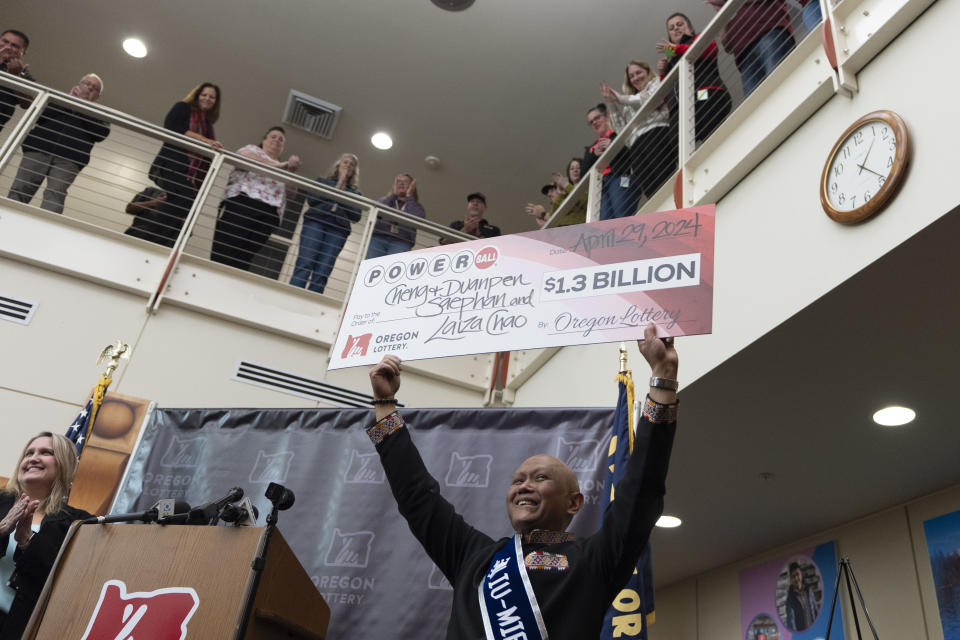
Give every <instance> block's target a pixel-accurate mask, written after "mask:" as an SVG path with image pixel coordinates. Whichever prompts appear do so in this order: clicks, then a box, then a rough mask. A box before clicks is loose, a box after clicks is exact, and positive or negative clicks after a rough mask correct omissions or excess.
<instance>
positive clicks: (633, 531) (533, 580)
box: [367, 324, 678, 640]
mask: <svg viewBox="0 0 960 640" xmlns="http://www.w3.org/2000/svg"><path fill="white" fill-rule="evenodd" d="M656 336H657V331H656V328H655V326H654V325H653V324H649V325H648V326H647V328H646V332H645V335H644V338H645V339H644V340H643V341H640V342H638V344H639V347H640V352H641V353H642V354H643V356H644V358H646V360H647V362H648V363H649V365H650V368H651V373H652V375H653V377H652V378H651V387H650V392H649V395H648V396H647V398H646V401H645V402H644V407H643V412H642V417H641V420H640V424H639V425H638V428H637V433H638V438H641V439H643V438H646V439H647V442H646V443H645V444H646V446H645V447H644V446H639V447H638V451H644V452H645V453H644V455H635V456H631V458H630V461H629V462H628V463H627V470H626V473H625V475H624V477H623V479H622V480H621V482H620V483H619V484H618V485H617V486H616V500H615V501H614V502H612V503H611V506H610V508H609V509H608V510H607V512H606V514H605V516H604V519H603V525H602V526H601V527H600V529H599V530H598V531H597V532H596V533H595V534H593V535H591V536H589V537H586V538H577V537H575V536H574V535H572V534H570V533H567V531H566V530H567V527H568V526H569V524H570V521H571V520H572V519H573V517H574V515H576V513H577V511H579V510H580V507H581V506H582V505H583V495H582V494H581V493H580V490H579V487H578V483H577V477H576V475H574V473H573V472H572V471H571V470H570V468H569V467H567V466H566V465H565V464H564V463H563V462H561V461H560V460H558V459H556V458H554V457H552V456H548V455H537V456H533V457H532V458H528V459H527V460H525V461H524V462H523V463H522V464H520V466H519V467H518V468H517V470H516V471H515V472H514V475H513V478H512V480H511V481H510V483H509V488H508V489H507V498H506V506H507V516H508V517H509V519H510V524H511V525H512V526H513V529H514V531H515V532H516V533H515V535H514V536H513V537H512V538H501V539H500V540H494V539H493V538H491V537H489V536H488V535H486V534H484V533H482V532H480V531H478V530H477V529H474V528H473V527H472V526H471V525H470V524H468V523H466V522H465V521H464V520H463V518H462V517H461V516H460V515H459V514H458V513H457V512H456V510H455V508H454V506H453V505H452V504H450V503H449V502H447V501H446V500H445V499H444V498H443V497H442V496H441V495H440V487H439V484H438V483H437V481H436V480H435V479H434V478H433V477H432V476H431V475H430V473H429V472H428V471H427V469H426V467H425V466H424V463H423V460H422V459H421V458H420V454H419V452H418V451H417V448H416V446H415V445H414V444H413V441H412V440H411V438H410V432H409V431H408V430H407V428H406V427H405V425H404V422H403V418H402V417H401V416H400V414H399V413H398V412H397V409H396V393H397V390H398V389H399V388H400V375H401V363H400V360H399V359H398V358H396V357H395V356H390V355H388V356H385V357H384V358H383V360H382V361H381V362H380V363H379V364H378V365H376V366H374V367H373V368H372V369H371V370H370V382H371V386H372V388H373V395H374V398H375V401H374V402H375V406H376V414H377V422H376V423H375V424H374V425H372V426H371V427H369V428H368V429H367V434H368V435H369V436H370V439H371V440H372V441H373V443H374V444H375V445H376V448H377V452H378V453H379V455H380V460H381V463H382V464H383V468H384V470H385V471H386V475H387V480H388V481H389V483H390V488H391V490H392V491H393V495H394V498H395V499H396V501H397V506H398V507H399V509H400V513H401V515H402V516H403V517H404V518H405V519H406V520H407V523H408V524H409V526H410V530H411V531H412V532H413V534H414V536H416V538H417V540H418V541H419V542H420V544H421V545H422V546H423V548H424V550H425V551H426V552H427V554H428V555H429V556H430V558H431V559H432V560H433V562H434V563H435V564H436V565H437V567H439V569H440V570H441V571H442V572H443V574H444V576H446V578H447V579H448V580H449V581H450V584H451V585H452V586H453V605H452V610H451V613H450V622H449V623H448V625H447V634H446V637H447V639H448V640H477V639H479V638H486V639H487V640H547V639H548V638H549V639H551V640H564V639H569V640H585V639H590V638H597V637H598V636H599V633H600V629H601V626H602V624H603V619H604V614H605V613H606V612H607V609H608V608H609V607H610V603H611V602H612V601H613V599H614V597H615V596H616V595H617V593H618V592H619V591H620V589H621V587H622V586H623V585H624V583H625V582H626V581H627V579H628V578H629V577H630V574H631V573H632V572H633V570H634V567H635V566H636V564H637V559H638V558H639V556H640V553H641V551H642V550H643V547H644V545H645V544H646V543H647V539H648V538H649V537H650V531H651V529H652V528H653V525H654V523H655V522H656V521H657V518H659V517H660V514H661V512H662V511H663V496H664V493H665V487H664V480H665V478H666V475H667V464H668V461H669V459H670V450H671V447H672V444H673V436H674V432H675V430H676V414H677V398H676V388H677V382H676V376H677V364H678V361H677V352H676V349H675V348H674V346H673V339H672V338H666V339H659V338H657V337H656Z"/></svg>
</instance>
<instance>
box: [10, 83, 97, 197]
mask: <svg viewBox="0 0 960 640" xmlns="http://www.w3.org/2000/svg"><path fill="white" fill-rule="evenodd" d="M102 92H103V80H101V79H100V76H98V75H97V74H95V73H88V74H87V75H85V76H83V77H82V78H81V79H80V82H78V83H77V84H75V85H74V86H73V88H72V89H70V95H71V96H73V97H74V98H79V99H80V100H89V101H90V102H96V101H97V100H98V99H99V98H100V94H101V93H102ZM109 134H110V125H109V124H108V123H106V122H101V121H100V120H97V119H96V118H93V117H91V116H88V115H87V114H85V113H81V112H80V111H74V110H73V109H70V108H68V107H64V106H61V105H59V104H51V105H49V106H47V107H46V108H45V109H44V110H43V113H41V114H40V117H39V118H38V119H37V125H36V126H35V127H34V128H33V129H32V130H31V131H30V135H28V136H27V137H26V139H25V140H24V141H23V145H22V148H23V158H22V159H21V160H20V169H19V170H18V171H17V177H16V178H15V179H14V181H13V186H11V187H10V193H9V194H7V197H8V198H10V199H11V200H17V201H18V202H30V200H32V199H33V194H35V193H36V192H37V189H39V188H40V184H41V183H42V182H43V181H44V179H46V181H47V188H46V189H44V190H43V202H42V203H41V204H40V206H41V207H43V208H44V209H46V210H47V211H52V212H54V213H63V202H64V200H65V199H66V197H67V189H68V188H70V185H71V184H73V181H74V180H75V179H76V177H77V174H79V173H80V171H81V170H82V169H83V168H84V167H85V166H87V164H88V163H89V162H90V150H91V149H93V145H95V144H96V143H98V142H100V141H101V140H103V139H104V138H106V137H107V136H108V135H109Z"/></svg>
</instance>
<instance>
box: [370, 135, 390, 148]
mask: <svg viewBox="0 0 960 640" xmlns="http://www.w3.org/2000/svg"><path fill="white" fill-rule="evenodd" d="M370 143H371V144H372V145H373V146H375V147H376V148H377V149H389V148H390V147H392V146H393V138H391V137H390V136H389V135H387V134H386V133H384V132H383V131H378V132H377V133H375V134H373V137H372V138H370Z"/></svg>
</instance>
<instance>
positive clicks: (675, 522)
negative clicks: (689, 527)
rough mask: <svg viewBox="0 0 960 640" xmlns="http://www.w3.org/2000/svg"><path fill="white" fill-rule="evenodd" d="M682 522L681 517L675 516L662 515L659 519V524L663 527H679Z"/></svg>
mask: <svg viewBox="0 0 960 640" xmlns="http://www.w3.org/2000/svg"><path fill="white" fill-rule="evenodd" d="M681 524H682V522H681V520H680V518H675V517H674V516H660V519H659V520H657V526H658V527H663V528H664V529H673V528H674V527H679V526H680V525H681Z"/></svg>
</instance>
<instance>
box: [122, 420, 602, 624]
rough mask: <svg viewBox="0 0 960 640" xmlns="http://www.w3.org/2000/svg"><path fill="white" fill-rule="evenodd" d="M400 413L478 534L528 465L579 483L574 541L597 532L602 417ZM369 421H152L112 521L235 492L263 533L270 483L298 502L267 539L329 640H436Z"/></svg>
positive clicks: (430, 569)
mask: <svg viewBox="0 0 960 640" xmlns="http://www.w3.org/2000/svg"><path fill="white" fill-rule="evenodd" d="M403 414H404V416H405V418H406V420H407V423H408V425H410V428H411V429H412V431H413V434H412V435H413V439H414V441H415V442H416V444H417V446H418V447H419V449H420V452H421V453H422V455H423V459H424V461H425V462H426V464H427V467H428V468H429V469H430V471H431V473H432V474H433V475H434V477H436V478H437V480H438V481H439V483H440V489H441V492H442V493H443V495H444V496H445V497H446V498H447V499H448V500H450V501H451V502H452V503H453V504H454V505H456V507H457V510H458V511H459V512H460V513H461V514H462V515H463V516H464V518H465V519H466V520H467V522H470V523H471V524H473V525H474V526H475V527H477V528H478V529H480V530H481V531H484V532H485V533H487V534H488V535H490V536H492V537H494V538H499V537H502V536H507V535H510V534H511V533H512V531H511V529H510V524H509V521H508V520H507V516H506V492H507V487H508V485H509V482H510V479H511V477H512V475H513V472H514V470H515V469H516V468H517V466H519V464H520V463H521V462H522V461H523V460H524V459H525V458H527V457H529V456H531V455H534V454H537V453H549V454H551V455H554V456H556V457H558V458H560V459H561V460H564V461H565V462H566V463H567V464H568V465H570V467H571V468H572V469H573V470H574V471H575V472H576V473H577V475H578V476H579V478H580V487H581V490H582V491H583V493H584V496H585V497H586V500H585V505H584V508H583V510H582V511H581V513H580V514H579V515H577V517H576V518H575V519H574V521H573V526H572V530H573V531H574V532H576V533H577V534H579V535H588V534H590V533H592V532H593V531H595V530H596V528H597V527H598V526H599V523H600V518H601V510H600V504H601V502H602V500H601V495H602V493H603V471H604V470H603V463H604V460H606V454H607V451H606V449H607V442H608V439H609V437H610V429H611V422H612V419H613V409H411V410H404V411H403ZM372 419H373V413H372V412H371V411H370V410H365V409H157V410H155V411H154V412H153V414H152V416H151V418H150V420H149V422H148V423H147V426H146V427H145V429H144V435H143V439H142V441H141V444H140V446H139V448H138V449H137V451H136V453H135V454H134V458H133V460H132V461H131V464H130V471H129V472H128V475H127V478H126V481H125V483H124V485H123V486H122V487H121V489H120V492H119V494H118V499H117V502H116V503H115V505H114V508H113V511H114V512H115V513H119V512H131V511H140V510H146V509H148V508H149V507H150V506H151V505H152V504H153V503H154V502H156V501H157V500H159V499H161V498H180V499H183V500H186V501H187V502H189V503H190V504H191V505H194V506H196V505H199V504H203V503H205V502H208V501H210V500H213V499H216V498H218V497H220V496H222V495H223V494H225V493H226V491H227V490H228V489H229V488H230V487H233V486H241V487H243V489H244V491H246V493H247V495H249V496H250V497H251V499H253V500H254V503H255V504H256V505H257V508H258V509H259V510H260V514H261V515H260V519H259V521H258V524H263V520H264V517H265V515H266V513H267V512H268V508H269V502H268V501H267V499H266V498H265V497H264V496H263V492H264V489H266V486H267V484H268V483H269V482H278V483H280V484H282V485H284V486H286V487H288V488H290V489H292V490H293V491H294V492H295V493H296V504H295V505H294V506H293V508H292V509H291V510H289V511H284V512H281V513H280V519H279V528H280V530H281V531H282V532H283V535H284V537H285V538H286V539H287V541H288V542H289V543H290V546H291V547H292V548H293V550H294V552H295V553H296V554H297V557H298V558H299V559H300V562H301V563H302V564H303V566H304V568H305V569H306V570H307V573H309V574H310V576H311V577H312V579H313V582H314V584H315V585H316V586H317V589H318V590H319V591H320V593H321V594H323V597H324V599H325V600H326V601H327V603H328V604H329V605H330V609H331V619H330V620H331V621H330V637H331V638H335V639H336V638H356V637H364V638H423V639H425V640H426V639H433V638H436V639H437V640H439V639H440V638H443V637H444V632H445V629H446V623H447V618H448V615H449V611H450V600H451V594H452V591H451V589H450V585H449V584H448V583H447V581H446V580H445V579H444V577H443V574H441V573H440V571H439V570H437V569H436V568H435V567H434V565H433V563H432V562H431V561H430V559H429V558H428V557H427V555H426V554H425V553H424V552H423V551H422V549H421V548H420V546H419V544H418V543H417V541H416V540H415V539H414V537H413V535H412V534H411V533H410V531H409V529H408V528H407V525H406V522H404V520H403V519H402V518H401V517H400V515H399V514H398V513H397V508H396V504H395V502H394V501H393V496H392V495H391V494H390V489H389V487H388V485H387V484H386V480H385V478H384V473H383V469H382V468H381V466H380V460H379V459H378V457H377V454H376V451H375V450H374V447H373V445H372V444H371V443H370V440H369V439H368V438H367V436H366V433H365V431H364V428H365V427H366V426H367V425H368V424H369V423H370V421H371V420H372ZM131 586H132V585H131ZM147 586H148V585H147ZM147 586H144V588H147Z"/></svg>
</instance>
